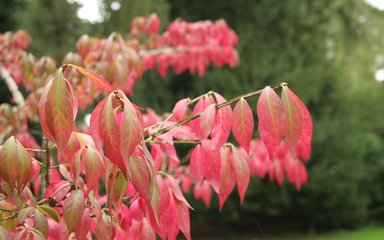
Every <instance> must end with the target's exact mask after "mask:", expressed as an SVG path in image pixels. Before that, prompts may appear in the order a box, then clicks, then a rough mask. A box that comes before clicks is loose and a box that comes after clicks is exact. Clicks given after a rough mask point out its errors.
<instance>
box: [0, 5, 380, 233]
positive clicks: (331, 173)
mask: <svg viewBox="0 0 384 240" xmlns="http://www.w3.org/2000/svg"><path fill="white" fill-rule="evenodd" d="M11 2H12V3H13V2H17V1H11ZM112 2H118V3H120V5H121V6H120V9H118V10H113V9H112V7H111V4H112ZM103 4H104V6H105V14H106V15H105V17H106V19H107V20H106V21H105V22H103V23H99V24H93V25H89V24H88V25H86V26H84V25H85V23H81V21H80V20H79V19H78V18H77V17H76V16H75V15H76V9H77V6H76V5H75V4H68V3H67V2H66V1H64V0H55V1H48V0H33V1H31V0H29V1H25V6H24V8H23V9H22V10H20V11H19V13H18V14H16V15H15V16H16V22H17V26H19V27H23V28H26V29H27V30H28V31H30V32H31V34H32V39H33V43H32V44H33V45H32V49H31V50H32V52H34V53H35V54H48V55H53V56H55V57H57V56H62V55H63V54H64V53H65V52H67V51H68V50H70V48H74V46H75V45H74V41H75V39H76V37H77V36H78V35H79V34H80V33H81V32H82V31H84V32H87V31H88V33H89V34H90V35H95V34H99V35H102V36H105V35H106V34H108V33H110V32H112V31H114V30H118V31H121V32H122V33H128V31H129V23H130V20H131V19H132V17H133V16H136V15H148V14H149V13H150V12H152V11H154V10H155V11H159V15H160V16H161V18H162V20H163V25H162V26H165V24H164V21H165V22H167V21H168V14H169V19H170V20H172V19H174V18H176V17H182V18H184V19H186V20H188V21H197V20H202V19H212V20H215V19H218V18H224V19H225V20H226V21H227V22H228V23H229V25H230V26H231V27H232V28H234V29H235V31H236V32H237V33H238V35H239V38H240V45H239V47H238V50H239V54H240V65H239V66H238V67H237V68H235V69H229V68H224V69H218V68H216V67H212V68H211V69H209V71H208V72H207V74H206V75H205V76H204V77H203V78H202V79H199V78H198V77H197V76H194V75H190V74H189V73H184V74H181V75H174V74H172V73H170V72H169V76H168V77H167V78H166V79H163V80H162V79H160V77H159V75H158V74H157V73H156V72H148V73H145V74H144V79H143V81H142V82H140V83H138V84H137V85H136V86H135V95H134V97H133V100H134V101H135V102H136V103H137V104H138V105H140V106H142V107H147V106H151V107H152V108H154V109H155V110H156V111H157V112H159V113H161V112H163V111H169V110H170V109H172V107H173V105H174V104H175V102H176V101H177V100H178V99H180V98H183V97H188V96H189V97H194V96H197V95H200V94H201V93H204V92H207V91H209V90H213V91H217V92H219V93H221V94H223V95H224V96H225V97H226V98H230V97H233V96H236V95H239V94H242V93H245V92H249V91H252V90H256V89H260V88H263V87H264V86H265V85H270V84H273V83H277V82H282V81H285V82H289V86H290V87H291V88H292V89H293V90H294V91H295V92H296V93H297V94H298V95H299V96H300V97H301V98H302V99H303V100H304V101H305V102H306V104H307V106H308V107H309V108H310V111H311V114H312V117H313V120H314V135H313V155H312V158H311V160H310V161H309V162H308V169H309V183H308V186H305V187H303V189H302V190H301V191H299V192H297V191H296V190H295V189H294V187H293V186H288V185H284V186H283V188H279V187H277V186H276V184H274V183H270V182H269V181H268V180H259V179H253V180H252V183H251V186H250V188H249V192H248V194H247V197H246V201H245V203H244V204H243V205H242V206H239V200H238V196H236V193H235V192H234V193H233V194H232V195H231V201H228V202H226V204H225V206H224V209H223V212H221V213H217V209H218V207H217V199H214V200H216V201H214V203H213V208H212V209H209V210H204V207H203V206H202V204H200V203H198V202H193V203H192V206H194V207H195V209H196V211H195V212H196V214H194V212H192V214H193V215H195V219H196V220H197V221H199V220H201V219H204V220H210V221H212V222H218V221H221V222H226V223H231V224H232V225H233V222H235V221H240V222H242V223H244V226H243V227H244V228H243V229H244V231H245V230H246V228H245V227H246V226H248V227H249V229H252V228H255V226H254V225H255V219H256V220H257V222H259V223H260V224H261V225H263V227H265V225H266V224H270V225H273V226H276V225H278V226H280V227H284V226H293V225H294V227H300V228H306V229H320V228H336V227H348V228H354V227H358V226H360V225H361V224H364V223H366V222H367V221H384V141H383V139H384V124H383V123H384V111H383V107H382V103H383V102H384V94H382V91H383V88H384V86H383V83H381V82H377V81H375V80H374V73H375V71H376V70H377V69H380V68H384V46H383V44H384V42H383V41H382V38H383V37H384V21H383V18H384V13H383V12H380V11H378V10H377V9H374V8H372V7H371V6H369V5H367V4H366V3H365V1H364V0H352V1H344V0H334V1H331V0H324V1H305V0H299V1H298V0H288V1H278V0H259V1H230V0H221V1H188V0H168V2H166V1H165V0H162V1H155V0H145V1H129V2H128V1H122V0H121V1H111V0H104V1H103ZM3 14H4V13H3V12H1V11H0V17H2V16H4V15H3ZM1 23H3V21H2V22H1ZM4 23H5V21H4ZM9 27H13V25H12V24H10V25H9ZM9 30H11V29H9ZM250 104H251V106H252V107H255V106H256V99H255V100H253V101H251V102H250ZM202 212H203V213H204V214H202ZM196 215H197V216H196ZM247 224H248V225H247Z"/></svg>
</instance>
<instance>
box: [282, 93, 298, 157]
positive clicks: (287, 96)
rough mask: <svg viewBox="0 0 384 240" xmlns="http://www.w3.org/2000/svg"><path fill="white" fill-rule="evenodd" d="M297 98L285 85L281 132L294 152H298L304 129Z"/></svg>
mask: <svg viewBox="0 0 384 240" xmlns="http://www.w3.org/2000/svg"><path fill="white" fill-rule="evenodd" d="M296 99H297V98H295V97H294V96H293V95H292V91H290V90H289V88H288V87H287V86H284V87H283V90H282V92H281V100H282V103H283V117H282V123H281V133H282V134H283V137H284V138H285V139H286V140H287V142H288V144H289V145H290V147H291V149H292V153H293V154H296V147H297V143H298V141H299V138H300V136H301V134H302V131H303V117H302V114H301V109H300V106H299V104H298V103H297V102H296Z"/></svg>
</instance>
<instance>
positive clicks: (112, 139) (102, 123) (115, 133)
mask: <svg viewBox="0 0 384 240" xmlns="http://www.w3.org/2000/svg"><path fill="white" fill-rule="evenodd" d="M114 98H115V95H114V93H111V94H109V96H108V97H107V100H106V102H105V104H104V106H103V108H102V110H101V112H100V116H99V124H98V127H99V131H100V137H101V139H102V141H103V143H104V149H105V154H106V156H107V157H108V158H109V160H111V162H113V163H114V164H116V165H117V166H118V167H119V168H120V169H121V171H122V172H123V173H124V174H125V173H126V171H127V170H126V166H125V164H124V160H123V158H122V156H121V152H120V142H121V136H120V135H121V134H120V128H119V126H118V125H117V122H116V119H115V117H116V116H115V113H114V107H113V100H114Z"/></svg>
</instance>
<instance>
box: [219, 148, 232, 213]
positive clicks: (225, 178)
mask: <svg viewBox="0 0 384 240" xmlns="http://www.w3.org/2000/svg"><path fill="white" fill-rule="evenodd" d="M230 154H231V149H230V147H228V146H225V145H224V146H222V147H221V148H220V190H219V205H220V210H221V209H223V206H224V202H225V200H226V199H227V198H228V196H229V194H230V193H231V192H232V190H233V188H234V187H235V183H236V176H235V171H234V169H233V168H232V164H231V156H230Z"/></svg>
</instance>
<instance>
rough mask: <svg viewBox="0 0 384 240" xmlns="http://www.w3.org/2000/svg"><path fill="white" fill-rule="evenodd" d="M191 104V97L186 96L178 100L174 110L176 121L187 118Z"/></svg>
mask: <svg viewBox="0 0 384 240" xmlns="http://www.w3.org/2000/svg"><path fill="white" fill-rule="evenodd" d="M188 104H189V98H184V99H181V100H180V101H178V102H177V103H176V105H175V107H174V108H173V110H172V114H173V117H174V120H175V121H181V120H183V119H184V118H185V115H186V113H187V109H188Z"/></svg>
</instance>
